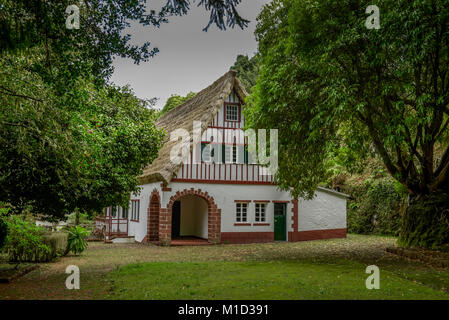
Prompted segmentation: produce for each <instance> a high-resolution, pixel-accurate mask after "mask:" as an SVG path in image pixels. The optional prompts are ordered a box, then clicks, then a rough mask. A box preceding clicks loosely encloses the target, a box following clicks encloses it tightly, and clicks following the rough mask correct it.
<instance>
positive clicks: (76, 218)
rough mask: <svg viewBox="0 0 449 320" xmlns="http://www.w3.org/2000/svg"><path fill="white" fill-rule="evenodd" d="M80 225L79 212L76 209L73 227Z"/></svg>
mask: <svg viewBox="0 0 449 320" xmlns="http://www.w3.org/2000/svg"><path fill="white" fill-rule="evenodd" d="M79 224H80V211H79V210H78V209H76V210H75V226H77V225H79Z"/></svg>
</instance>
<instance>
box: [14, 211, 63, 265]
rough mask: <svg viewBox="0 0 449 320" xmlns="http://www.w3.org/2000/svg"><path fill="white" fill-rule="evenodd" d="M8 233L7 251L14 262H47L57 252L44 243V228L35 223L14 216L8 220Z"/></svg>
mask: <svg viewBox="0 0 449 320" xmlns="http://www.w3.org/2000/svg"><path fill="white" fill-rule="evenodd" d="M7 224H8V235H7V237H6V246H5V251H6V252H7V253H8V256H9V260H10V261H13V262H47V261H50V260H52V259H53V258H55V256H56V253H55V252H52V250H51V247H49V246H48V245H47V244H45V243H44V241H45V240H44V239H43V234H44V230H43V229H42V228H40V227H37V226H35V225H34V224H32V223H30V222H27V221H24V220H22V219H21V218H19V217H17V216H12V217H10V218H9V219H8V221H7Z"/></svg>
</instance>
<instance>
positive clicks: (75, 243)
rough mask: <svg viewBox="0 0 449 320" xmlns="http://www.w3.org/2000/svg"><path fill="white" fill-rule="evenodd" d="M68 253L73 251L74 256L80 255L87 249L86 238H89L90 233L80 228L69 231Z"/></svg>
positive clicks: (75, 227)
mask: <svg viewBox="0 0 449 320" xmlns="http://www.w3.org/2000/svg"><path fill="white" fill-rule="evenodd" d="M67 231H68V234H69V236H68V239H67V251H72V252H73V253H74V254H79V253H81V252H83V251H84V250H85V249H86V248H87V240H86V238H87V237H88V236H89V231H87V230H86V229H85V228H83V227H80V226H74V227H70V228H68V229H67Z"/></svg>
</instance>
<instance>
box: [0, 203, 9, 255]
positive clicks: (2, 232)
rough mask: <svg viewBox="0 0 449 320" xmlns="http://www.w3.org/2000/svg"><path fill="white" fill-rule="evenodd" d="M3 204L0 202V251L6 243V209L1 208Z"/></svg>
mask: <svg viewBox="0 0 449 320" xmlns="http://www.w3.org/2000/svg"><path fill="white" fill-rule="evenodd" d="M2 205H3V203H1V202H0V251H1V250H2V248H3V246H4V245H5V243H6V236H7V234H8V224H7V223H6V214H7V213H8V211H9V209H8V208H3V207H1V206H2Z"/></svg>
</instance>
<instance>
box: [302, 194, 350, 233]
mask: <svg viewBox="0 0 449 320" xmlns="http://www.w3.org/2000/svg"><path fill="white" fill-rule="evenodd" d="M342 228H346V199H345V198H344V197H340V196H337V195H335V194H332V193H329V192H326V191H322V190H317V191H316V193H315V198H313V199H312V200H308V201H305V200H299V203H298V231H308V230H324V229H342Z"/></svg>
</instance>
